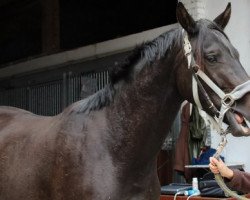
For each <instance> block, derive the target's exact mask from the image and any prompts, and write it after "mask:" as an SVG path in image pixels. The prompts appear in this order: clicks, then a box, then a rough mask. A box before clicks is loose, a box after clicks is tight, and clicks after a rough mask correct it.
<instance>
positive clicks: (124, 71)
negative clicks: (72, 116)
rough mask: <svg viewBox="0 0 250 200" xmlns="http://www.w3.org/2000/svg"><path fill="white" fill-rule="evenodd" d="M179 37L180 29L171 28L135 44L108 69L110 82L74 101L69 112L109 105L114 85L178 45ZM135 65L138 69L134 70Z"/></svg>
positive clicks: (131, 76)
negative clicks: (131, 49)
mask: <svg viewBox="0 0 250 200" xmlns="http://www.w3.org/2000/svg"><path fill="white" fill-rule="evenodd" d="M181 37H182V36H181V29H172V30H170V31H167V32H165V33H163V34H162V35H160V36H159V37H157V38H155V39H154V40H152V41H150V42H145V43H143V44H142V45H140V46H137V47H136V48H135V49H134V50H133V51H132V52H131V54H130V55H129V56H128V57H127V58H126V59H125V60H124V61H123V62H122V63H120V64H119V65H117V66H115V67H113V68H112V69H111V70H110V73H109V76H110V84H108V85H106V86H105V87H104V88H103V89H101V90H100V91H97V92H96V93H95V94H93V95H91V96H89V97H87V98H85V99H83V100H80V101H78V102H76V103H74V104H73V105H72V106H70V110H71V112H72V111H73V112H77V113H89V112H90V111H92V110H99V109H101V108H103V107H105V106H108V105H110V103H111V102H112V101H113V98H114V95H115V93H116V90H117V88H119V87H115V86H116V85H119V83H121V82H124V81H125V82H127V81H130V80H131V79H133V78H134V77H135V74H136V73H138V71H140V70H141V69H142V68H143V67H144V66H149V65H151V64H152V63H153V62H154V61H156V60H159V59H161V58H162V57H163V56H164V55H165V54H166V52H167V50H171V48H172V47H173V46H174V45H175V43H178V45H180V43H181V41H182V39H181ZM135 67H137V68H138V69H139V70H138V69H136V70H135V69H134V68H135Z"/></svg>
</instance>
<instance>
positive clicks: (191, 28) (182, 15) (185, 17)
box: [176, 2, 196, 34]
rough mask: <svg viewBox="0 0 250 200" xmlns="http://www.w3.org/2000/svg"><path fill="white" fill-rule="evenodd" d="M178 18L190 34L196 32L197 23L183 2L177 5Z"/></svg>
mask: <svg viewBox="0 0 250 200" xmlns="http://www.w3.org/2000/svg"><path fill="white" fill-rule="evenodd" d="M176 17H177V20H178V22H179V23H180V24H181V26H182V28H184V29H185V30H186V31H187V32H188V33H189V34H193V33H195V32H196V23H195V21H194V19H193V18H192V17H191V15H189V13H188V11H187V10H186V8H185V7H184V5H183V3H181V2H179V3H178V5H177V9H176Z"/></svg>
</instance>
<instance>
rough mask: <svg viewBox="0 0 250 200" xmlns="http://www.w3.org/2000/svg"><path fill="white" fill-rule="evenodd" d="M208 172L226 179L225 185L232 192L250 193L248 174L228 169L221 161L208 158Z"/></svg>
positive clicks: (249, 176) (249, 177) (249, 174)
mask: <svg viewBox="0 0 250 200" xmlns="http://www.w3.org/2000/svg"><path fill="white" fill-rule="evenodd" d="M209 168H210V170H211V171H212V172H213V173H214V174H218V173H220V174H221V176H223V177H225V178H227V179H228V182H227V184H228V185H229V186H230V187H231V188H233V189H234V190H238V191H241V192H250V173H248V172H244V171H239V170H235V169H230V168H228V167H227V166H226V165H225V163H224V162H223V161H222V160H217V159H216V158H213V157H211V158H210V164H209Z"/></svg>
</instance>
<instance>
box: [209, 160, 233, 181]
mask: <svg viewBox="0 0 250 200" xmlns="http://www.w3.org/2000/svg"><path fill="white" fill-rule="evenodd" d="M209 168H210V170H211V171H212V172H213V173H214V174H218V173H220V174H221V176H223V177H225V178H227V179H228V180H231V179H232V178H233V175H234V173H233V170H231V169H229V168H228V167H227V166H226V165H225V163H224V162H223V161H222V160H217V159H216V158H213V157H211V158H210V164H209Z"/></svg>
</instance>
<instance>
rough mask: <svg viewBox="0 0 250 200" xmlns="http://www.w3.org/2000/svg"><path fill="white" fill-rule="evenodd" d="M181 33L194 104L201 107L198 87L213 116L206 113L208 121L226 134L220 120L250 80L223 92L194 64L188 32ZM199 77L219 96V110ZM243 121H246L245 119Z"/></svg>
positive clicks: (244, 92)
mask: <svg viewBox="0 0 250 200" xmlns="http://www.w3.org/2000/svg"><path fill="white" fill-rule="evenodd" d="M182 34H183V43H184V44H183V48H184V54H185V56H186V58H187V62H188V69H191V71H192V93H193V98H194V101H195V104H196V106H197V107H198V108H200V109H202V105H201V102H200V98H199V94H198V88H200V90H201V93H202V95H203V96H204V98H205V101H206V102H207V104H208V107H209V109H210V110H211V111H212V113H213V114H214V116H213V117H211V116H210V115H208V117H209V119H210V121H211V122H212V123H213V125H214V127H215V129H216V130H217V131H218V133H219V134H221V135H224V134H226V131H225V130H224V129H223V128H222V122H223V119H224V116H225V114H226V112H227V111H229V110H230V109H231V108H232V105H233V104H234V102H235V101H236V100H238V99H240V98H242V97H243V96H244V95H245V94H246V93H248V92H250V80H248V81H246V82H244V83H242V84H240V85H238V86H236V87H235V88H234V89H233V90H232V91H231V92H230V93H224V92H223V91H222V90H221V89H220V88H219V87H218V86H217V85H216V84H215V83H214V82H213V81H212V80H211V79H210V78H209V77H208V76H207V75H206V74H205V73H204V72H203V71H202V70H201V69H200V67H199V66H198V65H197V64H196V62H195V60H194V57H193V53H192V46H191V44H190V41H189V39H188V34H187V33H186V32H185V31H184V30H183V31H182ZM199 78H200V79H202V80H203V81H204V82H205V83H206V84H207V85H208V86H209V87H210V88H211V89H212V90H213V91H214V92H215V93H216V94H217V95H218V96H219V97H220V99H221V108H220V111H218V110H217V108H216V107H215V106H214V104H213V102H212V101H211V99H210V97H209V95H208V94H207V92H206V90H205V89H204V87H203V85H202V84H201V82H200V80H199ZM245 121H246V122H247V120H245Z"/></svg>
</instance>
